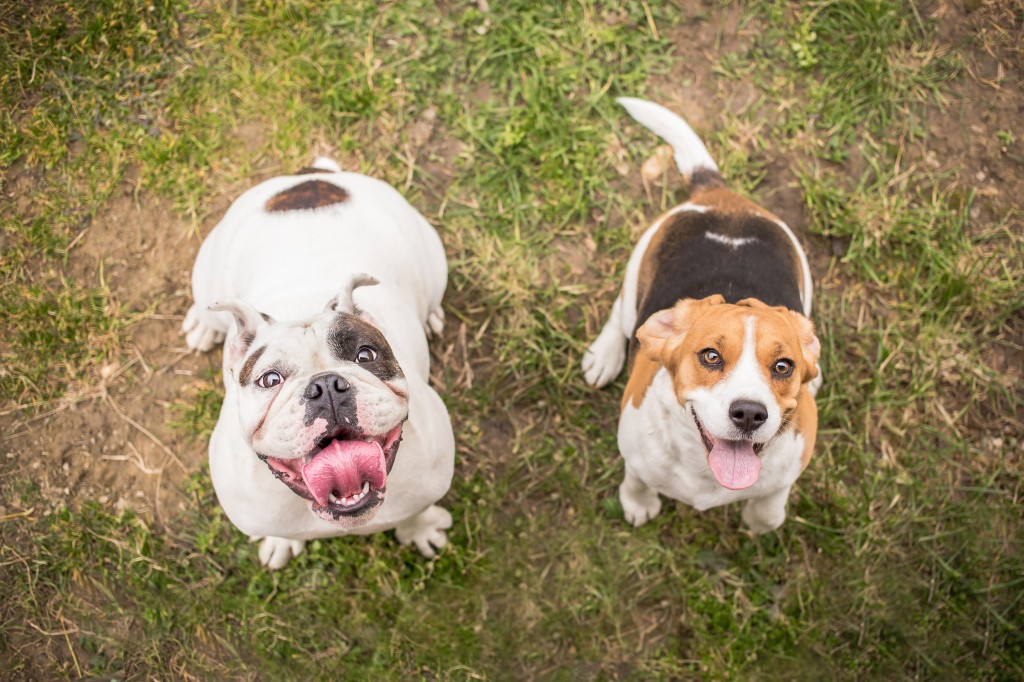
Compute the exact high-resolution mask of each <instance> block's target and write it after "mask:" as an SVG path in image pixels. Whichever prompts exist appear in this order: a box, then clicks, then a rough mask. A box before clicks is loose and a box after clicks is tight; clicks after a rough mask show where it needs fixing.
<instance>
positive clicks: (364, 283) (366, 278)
mask: <svg viewBox="0 0 1024 682" xmlns="http://www.w3.org/2000/svg"><path fill="white" fill-rule="evenodd" d="M374 284H380V280H378V279H377V278H376V277H371V276H370V275H367V274H366V273H365V272H356V273H353V274H352V276H351V277H350V278H349V280H348V282H346V283H345V284H343V285H342V287H341V290H340V291H339V292H338V294H337V295H336V296H335V297H334V298H332V299H331V300H329V301H327V304H326V305H325V306H324V312H325V313H352V314H353V315H362V311H361V310H359V308H358V307H357V306H356V303H355V301H354V300H352V292H353V291H355V290H356V289H358V288H359V287H368V286H373V285H374Z"/></svg>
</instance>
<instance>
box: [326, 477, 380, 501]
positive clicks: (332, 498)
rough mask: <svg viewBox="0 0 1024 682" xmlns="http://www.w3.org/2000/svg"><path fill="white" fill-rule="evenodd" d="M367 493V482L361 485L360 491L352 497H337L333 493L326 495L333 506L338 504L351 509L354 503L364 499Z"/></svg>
mask: <svg viewBox="0 0 1024 682" xmlns="http://www.w3.org/2000/svg"><path fill="white" fill-rule="evenodd" d="M368 492H370V483H369V481H367V482H366V483H363V489H362V491H360V492H358V493H356V494H355V495H352V496H350V497H338V496H337V495H335V494H334V493H330V494H329V495H328V498H329V499H330V501H331V502H332V503H333V504H340V505H341V506H342V507H351V506H353V505H355V503H356V502H358V501H359V500H361V499H363V497H365V496H366V493H368Z"/></svg>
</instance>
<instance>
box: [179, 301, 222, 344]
mask: <svg viewBox="0 0 1024 682" xmlns="http://www.w3.org/2000/svg"><path fill="white" fill-rule="evenodd" d="M181 331H183V332H184V333H185V345H187V346H188V348H189V350H198V351H201V352H203V353H205V352H206V351H208V350H211V349H212V348H213V347H214V346H216V345H217V344H218V343H220V342H221V341H223V340H224V332H220V331H217V330H216V329H214V328H213V327H210V326H209V325H207V324H206V323H205V322H203V320H202V318H200V316H199V306H197V305H193V306H192V307H191V308H189V309H188V313H187V314H186V315H185V321H184V322H182V323H181Z"/></svg>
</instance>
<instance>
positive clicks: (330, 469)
mask: <svg viewBox="0 0 1024 682" xmlns="http://www.w3.org/2000/svg"><path fill="white" fill-rule="evenodd" d="M302 478H303V480H304V481H305V482H306V485H307V486H308V487H309V492H311V493H312V494H313V499H315V500H316V501H317V504H319V505H321V506H326V505H327V504H328V503H329V502H330V499H331V493H334V495H335V496H337V497H351V496H352V495H356V494H358V493H359V492H361V491H362V489H363V483H365V482H369V484H370V486H372V487H374V488H378V489H379V488H383V487H384V484H385V483H387V480H388V473H387V469H386V465H385V462H384V451H383V450H381V447H380V445H378V444H377V443H364V442H363V441H361V440H345V441H342V440H333V441H331V444H330V445H328V446H327V447H326V448H324V449H323V450H321V451H320V452H318V453H316V456H315V457H313V459H311V460H310V461H309V462H308V463H306V465H305V466H303V467H302Z"/></svg>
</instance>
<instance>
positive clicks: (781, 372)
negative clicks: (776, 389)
mask: <svg viewBox="0 0 1024 682" xmlns="http://www.w3.org/2000/svg"><path fill="white" fill-rule="evenodd" d="M793 367H794V365H793V361H792V360H790V359H789V358H781V359H779V360H776V361H775V364H773V365H772V376H773V377H775V378H776V379H788V378H789V375H790V374H792V373H793Z"/></svg>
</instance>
